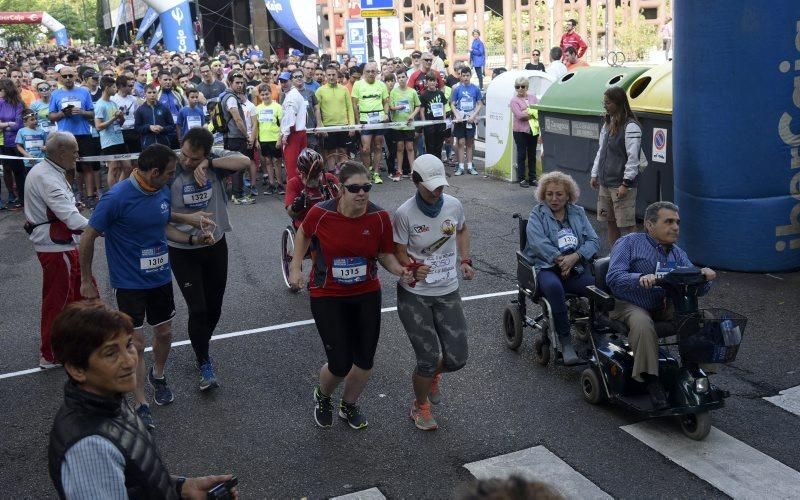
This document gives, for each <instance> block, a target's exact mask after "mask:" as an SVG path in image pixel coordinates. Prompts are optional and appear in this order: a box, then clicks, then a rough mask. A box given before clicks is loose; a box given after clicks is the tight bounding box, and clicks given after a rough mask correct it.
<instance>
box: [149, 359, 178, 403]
mask: <svg viewBox="0 0 800 500" xmlns="http://www.w3.org/2000/svg"><path fill="white" fill-rule="evenodd" d="M147 381H148V382H149V383H150V387H152V388H153V399H155V401H156V404H157V405H158V406H164V405H168V404H170V403H172V402H173V401H174V400H175V396H173V395H172V390H171V389H170V388H169V386H168V385H167V377H161V378H156V377H155V375H154V374H153V367H152V366H151V367H150V371H148V372H147Z"/></svg>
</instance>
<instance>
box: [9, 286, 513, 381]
mask: <svg viewBox="0 0 800 500" xmlns="http://www.w3.org/2000/svg"><path fill="white" fill-rule="evenodd" d="M516 293H517V290H507V291H505V292H493V293H484V294H481V295H471V296H469V297H462V298H461V300H462V301H464V302H466V301H470V300H480V299H489V298H492V297H502V296H505V295H513V294H516ZM396 310H397V307H384V308H383V309H381V312H382V313H387V312H392V311H396ZM313 324H314V320H313V319H306V320H302V321H292V322H291V323H281V324H278V325H271V326H265V327H262V328H253V329H251V330H242V331H240V332H231V333H222V334H219V335H214V336H213V337H211V340H223V339H230V338H234V337H242V336H245V335H253V334H255V333H264V332H272V331H275V330H285V329H287V328H294V327H297V326H306V325H313ZM189 344H191V342H190V341H189V340H180V341H178V342H173V343H172V347H180V346H184V345H189ZM152 350H153V348H152V347H147V348H145V352H151V351H152ZM43 371H45V370H40V369H39V368H30V369H27V370H20V371H17V372H10V373H2V374H0V380H3V379H5V378H14V377H22V376H24V375H30V374H33V373H40V372H43Z"/></svg>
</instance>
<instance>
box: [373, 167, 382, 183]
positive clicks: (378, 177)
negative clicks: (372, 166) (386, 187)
mask: <svg viewBox="0 0 800 500" xmlns="http://www.w3.org/2000/svg"><path fill="white" fill-rule="evenodd" d="M372 183H373V184H383V179H381V174H379V173H378V171H377V170H373V171H372Z"/></svg>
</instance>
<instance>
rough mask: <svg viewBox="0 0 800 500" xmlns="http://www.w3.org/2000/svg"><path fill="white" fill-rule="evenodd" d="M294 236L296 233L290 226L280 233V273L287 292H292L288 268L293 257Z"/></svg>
mask: <svg viewBox="0 0 800 500" xmlns="http://www.w3.org/2000/svg"><path fill="white" fill-rule="evenodd" d="M296 234H297V232H296V231H295V229H294V226H293V225H291V224H289V225H288V226H286V227H285V228H283V232H282V233H281V271H282V272H283V282H284V283H286V288H288V289H289V290H293V289H292V287H291V286H290V285H289V266H290V265H291V264H292V258H293V257H294V237H295V235H296ZM295 291H296V290H295Z"/></svg>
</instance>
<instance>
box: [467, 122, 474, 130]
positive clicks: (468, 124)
mask: <svg viewBox="0 0 800 500" xmlns="http://www.w3.org/2000/svg"><path fill="white" fill-rule="evenodd" d="M466 127H467V130H469V129H471V128H472V127H474V125H473V124H472V123H471V122H467V125H466Z"/></svg>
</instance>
